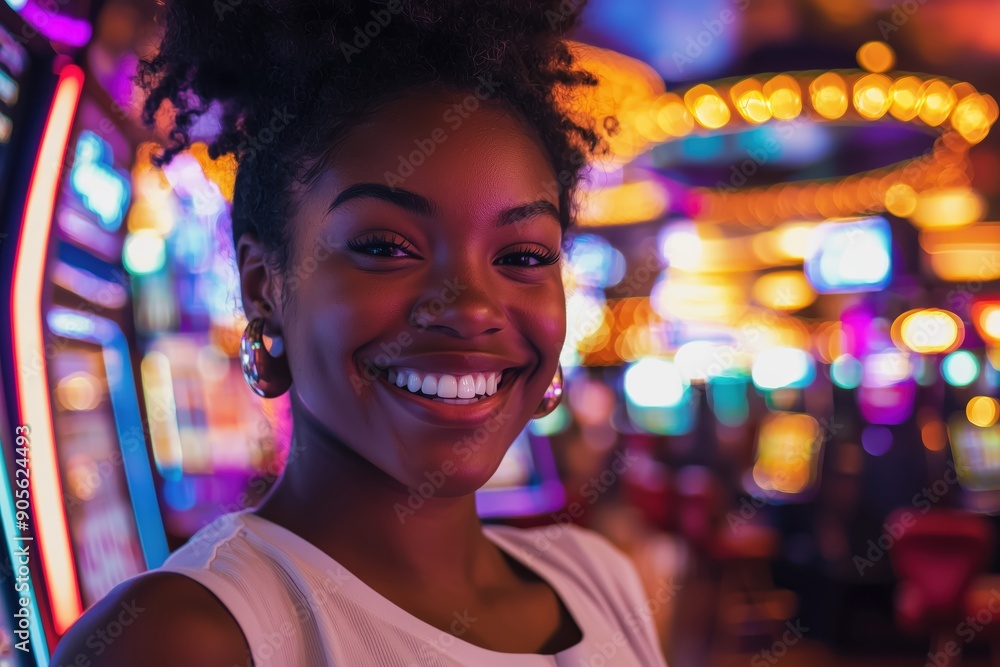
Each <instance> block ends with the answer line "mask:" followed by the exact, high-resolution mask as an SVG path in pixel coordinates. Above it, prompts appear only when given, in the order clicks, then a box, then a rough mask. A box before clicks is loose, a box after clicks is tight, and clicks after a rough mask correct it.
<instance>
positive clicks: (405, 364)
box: [389, 352, 521, 375]
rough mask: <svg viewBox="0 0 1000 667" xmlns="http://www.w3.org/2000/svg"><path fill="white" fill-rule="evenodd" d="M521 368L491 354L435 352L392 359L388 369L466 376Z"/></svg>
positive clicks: (510, 361)
mask: <svg viewBox="0 0 1000 667" xmlns="http://www.w3.org/2000/svg"><path fill="white" fill-rule="evenodd" d="M518 366H521V364H519V363H518V362H516V361H512V360H511V359H508V358H505V357H500V356H496V355H492V354H481V353H477V352H436V353H432V354H421V355H414V356H409V357H400V358H399V359H394V360H393V361H392V363H390V364H389V368H395V369H399V368H408V369H413V370H416V371H423V372H424V373H448V374H450V375H468V374H471V373H490V372H500V371H505V370H507V369H508V368H516V367H518Z"/></svg>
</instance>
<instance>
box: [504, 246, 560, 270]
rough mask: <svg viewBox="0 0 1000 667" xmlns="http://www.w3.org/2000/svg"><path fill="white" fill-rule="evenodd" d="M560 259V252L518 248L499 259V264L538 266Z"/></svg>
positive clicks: (553, 262) (547, 264)
mask: <svg viewBox="0 0 1000 667" xmlns="http://www.w3.org/2000/svg"><path fill="white" fill-rule="evenodd" d="M558 261H559V253H558V252H552V251H549V250H546V251H540V250H535V249H531V248H523V249H522V248H518V249H517V250H515V251H514V252H510V253H507V254H506V255H504V256H503V257H501V258H500V259H499V260H497V264H500V265H502V266H518V267H529V268H531V267H538V266H549V265H550V264H555V263H556V262H558Z"/></svg>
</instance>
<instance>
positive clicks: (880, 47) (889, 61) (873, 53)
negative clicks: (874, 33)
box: [857, 42, 896, 72]
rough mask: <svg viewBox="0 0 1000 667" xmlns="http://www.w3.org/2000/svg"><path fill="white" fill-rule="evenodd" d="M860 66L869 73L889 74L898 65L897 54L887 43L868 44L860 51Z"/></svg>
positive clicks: (858, 56)
mask: <svg viewBox="0 0 1000 667" xmlns="http://www.w3.org/2000/svg"><path fill="white" fill-rule="evenodd" d="M857 58H858V64H859V65H861V66H862V67H863V68H865V69H866V70H868V71H869V72H888V71H889V70H890V69H892V66H893V65H895V64H896V54H895V52H894V51H893V50H892V47H891V46H889V45H888V44H886V43H885V42H867V43H865V44H862V45H861V48H859V49H858V54H857Z"/></svg>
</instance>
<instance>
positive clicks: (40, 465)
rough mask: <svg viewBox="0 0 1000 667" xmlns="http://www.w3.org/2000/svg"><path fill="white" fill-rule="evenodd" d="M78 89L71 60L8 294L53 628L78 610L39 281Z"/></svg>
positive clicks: (62, 626) (34, 180)
mask: <svg viewBox="0 0 1000 667" xmlns="http://www.w3.org/2000/svg"><path fill="white" fill-rule="evenodd" d="M82 89H83V70H81V69H80V68H79V67H77V66H76V65H67V66H66V67H64V68H63V69H62V71H61V72H60V73H59V82H58V83H57V84H56V92H55V95H54V97H53V102H52V109H51V110H50V111H49V117H48V120H47V121H46V122H45V130H44V132H43V133H42V144H41V148H40V149H39V151H38V161H37V162H36V163H35V168H34V171H33V172H32V174H31V184H30V185H29V186H28V199H27V203H26V205H25V208H24V219H23V221H22V223H21V236H20V238H19V240H18V246H17V258H16V259H15V264H14V286H13V293H12V298H11V308H12V313H11V314H12V318H11V319H12V321H13V323H14V327H13V328H14V355H15V356H14V361H15V365H16V376H17V396H18V405H19V406H20V410H21V423H22V424H26V425H28V426H29V427H30V428H31V477H30V479H31V503H32V507H33V510H34V515H35V534H36V535H37V536H38V543H39V544H38V552H39V553H40V555H41V561H42V570H43V572H44V575H45V583H46V588H47V590H48V594H49V598H50V600H51V603H52V613H53V617H54V623H55V631H56V633H57V634H60V635H61V634H63V633H64V632H65V631H66V630H67V628H69V626H70V625H72V624H73V622H74V621H75V620H76V619H77V618H78V617H79V616H80V614H81V613H82V611H83V605H82V603H81V600H80V588H79V584H78V582H77V576H76V564H75V563H74V562H73V551H72V547H71V545H70V538H69V529H68V526H67V522H66V508H65V506H64V505H63V494H62V484H61V481H60V479H59V462H58V459H57V458H56V443H55V434H54V432H53V425H52V405H51V403H50V401H51V396H50V394H49V388H48V381H47V378H48V374H47V364H46V359H45V337H44V330H43V328H42V281H43V280H44V277H45V257H46V254H47V250H48V245H49V233H50V231H51V229H52V215H53V212H54V210H55V200H56V195H57V193H58V188H59V178H60V176H61V175H62V172H63V160H64V158H65V156H66V146H67V144H68V142H69V136H70V131H71V130H72V128H73V118H74V116H75V115H76V107H77V104H78V103H79V101H80V93H81V90H82Z"/></svg>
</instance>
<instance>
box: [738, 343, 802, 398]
mask: <svg viewBox="0 0 1000 667" xmlns="http://www.w3.org/2000/svg"><path fill="white" fill-rule="evenodd" d="M751 377H752V378H753V383H754V385H755V386H756V387H757V388H758V389H765V390H774V389H801V388H803V387H807V386H809V384H810V383H812V381H813V379H814V378H815V377H816V364H815V362H814V361H813V358H812V355H811V354H809V353H808V352H806V351H804V350H800V349H797V348H794V347H773V348H770V349H767V350H762V351H761V352H760V353H759V354H758V355H757V358H756V359H754V362H753V370H752V371H751Z"/></svg>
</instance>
